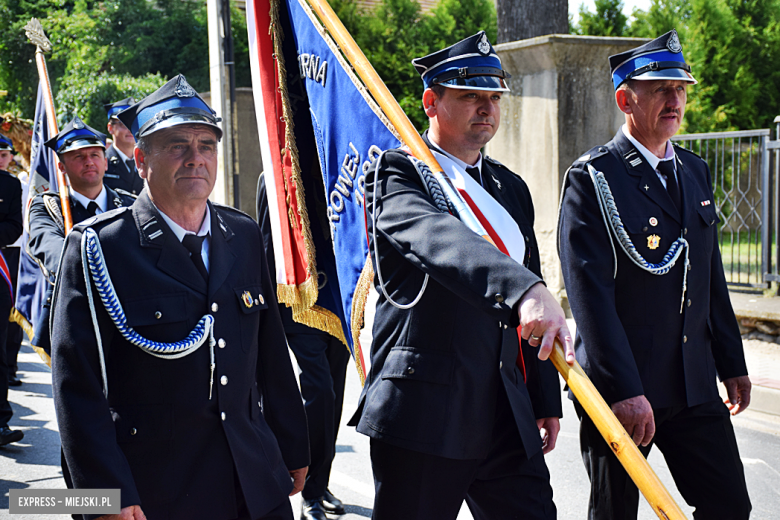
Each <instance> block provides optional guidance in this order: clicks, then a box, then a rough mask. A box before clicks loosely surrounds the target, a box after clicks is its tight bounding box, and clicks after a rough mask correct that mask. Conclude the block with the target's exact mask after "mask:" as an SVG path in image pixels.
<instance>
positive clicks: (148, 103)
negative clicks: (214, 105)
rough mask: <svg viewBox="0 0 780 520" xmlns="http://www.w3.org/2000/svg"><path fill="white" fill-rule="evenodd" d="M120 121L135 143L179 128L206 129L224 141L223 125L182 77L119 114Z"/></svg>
mask: <svg viewBox="0 0 780 520" xmlns="http://www.w3.org/2000/svg"><path fill="white" fill-rule="evenodd" d="M117 117H118V118H119V120H120V121H122V122H123V123H124V124H125V126H126V127H127V128H129V129H130V131H131V132H132V133H133V136H134V137H135V138H136V139H139V138H141V137H145V136H147V135H150V134H153V133H154V132H157V131H159V130H163V129H165V128H171V127H173V126H178V125H206V126H209V127H211V128H212V129H213V130H214V131H215V132H216V133H217V138H218V139H221V138H222V129H221V128H220V127H219V125H218V124H217V123H219V122H220V121H222V119H221V118H218V117H217V115H216V112H214V110H212V109H211V107H210V106H208V105H207V104H206V102H205V101H203V99H202V98H201V97H200V96H199V95H198V93H197V92H195V89H193V88H192V87H191V86H190V84H189V83H187V78H185V77H184V76H183V75H182V74H179V75H178V76H176V77H175V78H173V79H172V80H170V81H169V82H168V83H166V84H165V85H163V86H162V87H160V88H159V89H157V90H156V91H154V92H152V93H151V94H149V95H148V96H147V97H145V98H144V99H142V100H141V101H139V102H138V103H136V104H134V105H132V106H131V107H129V108H127V109H125V110H123V111H122V112H119V114H117Z"/></svg>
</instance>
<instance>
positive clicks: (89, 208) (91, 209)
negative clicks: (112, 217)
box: [87, 200, 100, 216]
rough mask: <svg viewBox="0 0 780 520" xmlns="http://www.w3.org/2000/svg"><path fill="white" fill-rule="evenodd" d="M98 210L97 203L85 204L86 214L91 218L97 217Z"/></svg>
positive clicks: (92, 201)
mask: <svg viewBox="0 0 780 520" xmlns="http://www.w3.org/2000/svg"><path fill="white" fill-rule="evenodd" d="M99 209H100V206H98V204H97V202H95V201H94V200H91V201H89V204H87V213H89V214H90V215H92V216H95V215H97V212H98V210H99Z"/></svg>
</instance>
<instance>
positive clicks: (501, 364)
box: [498, 361, 504, 370]
mask: <svg viewBox="0 0 780 520" xmlns="http://www.w3.org/2000/svg"><path fill="white" fill-rule="evenodd" d="M502 368H504V362H503V361H499V362H498V369H499V370H501V369H502Z"/></svg>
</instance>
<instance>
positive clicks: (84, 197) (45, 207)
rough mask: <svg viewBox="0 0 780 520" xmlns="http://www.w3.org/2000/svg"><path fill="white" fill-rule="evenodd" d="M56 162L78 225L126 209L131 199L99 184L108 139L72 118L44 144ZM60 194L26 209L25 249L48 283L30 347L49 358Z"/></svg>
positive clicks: (60, 238)
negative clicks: (96, 216)
mask: <svg viewBox="0 0 780 520" xmlns="http://www.w3.org/2000/svg"><path fill="white" fill-rule="evenodd" d="M45 145H46V146H48V147H49V148H51V149H52V150H54V151H55V152H56V153H57V155H58V157H59V159H60V161H59V168H60V170H61V171H63V172H64V173H65V175H67V177H68V181H69V182H70V211H71V216H72V217H73V223H74V224H77V223H79V222H81V221H82V220H85V219H87V218H89V217H91V216H93V215H96V214H98V213H103V212H105V211H109V210H111V209H114V208H120V207H124V206H129V205H131V204H132V203H133V198H132V197H130V196H127V195H122V194H119V193H117V192H115V191H114V190H112V189H111V188H109V187H108V186H105V185H104V184H103V177H104V174H105V171H106V156H105V149H106V136H105V135H104V134H102V133H100V132H98V131H97V130H95V129H94V128H92V127H90V126H88V125H86V124H85V123H84V122H83V121H82V120H81V119H79V117H78V116H77V117H74V118H73V120H72V121H70V122H69V123H68V124H67V125H66V126H65V128H63V129H62V131H61V132H60V133H58V134H57V135H55V136H54V137H52V138H51V139H49V140H48V141H46V143H45ZM61 204H62V203H61V200H60V196H59V193H42V194H40V195H38V196H36V197H35V198H34V199H33V201H32V203H31V204H30V213H29V219H30V220H29V222H30V234H29V237H28V242H27V248H28V251H29V252H30V254H31V255H32V256H33V258H35V260H36V262H38V265H39V266H40V267H41V270H42V271H43V273H44V276H45V277H46V279H47V280H49V286H48V290H47V291H46V298H45V300H44V302H43V309H42V310H41V313H40V315H39V316H40V317H39V319H38V320H37V322H36V323H35V324H34V327H35V336H34V338H33V340H32V344H33V345H36V346H38V347H41V348H42V349H44V350H46V351H47V352H48V351H49V350H50V348H51V343H50V337H49V312H50V310H51V297H52V292H53V290H54V282H55V280H56V275H57V270H58V269H59V264H60V252H61V251H62V244H63V243H64V242H65V224H64V221H63V217H62V206H61Z"/></svg>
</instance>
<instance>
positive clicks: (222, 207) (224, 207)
mask: <svg viewBox="0 0 780 520" xmlns="http://www.w3.org/2000/svg"><path fill="white" fill-rule="evenodd" d="M211 205H212V206H214V207H215V208H217V209H219V210H220V211H222V210H230V211H232V212H233V213H237V214H239V215H241V216H242V217H247V218H250V219H252V220H254V219H253V218H252V217H251V216H250V215H249V214H248V213H245V212H243V211H241V210H240V209H238V208H234V207H233V206H228V205H227V204H222V203H219V202H213V201H211Z"/></svg>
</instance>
